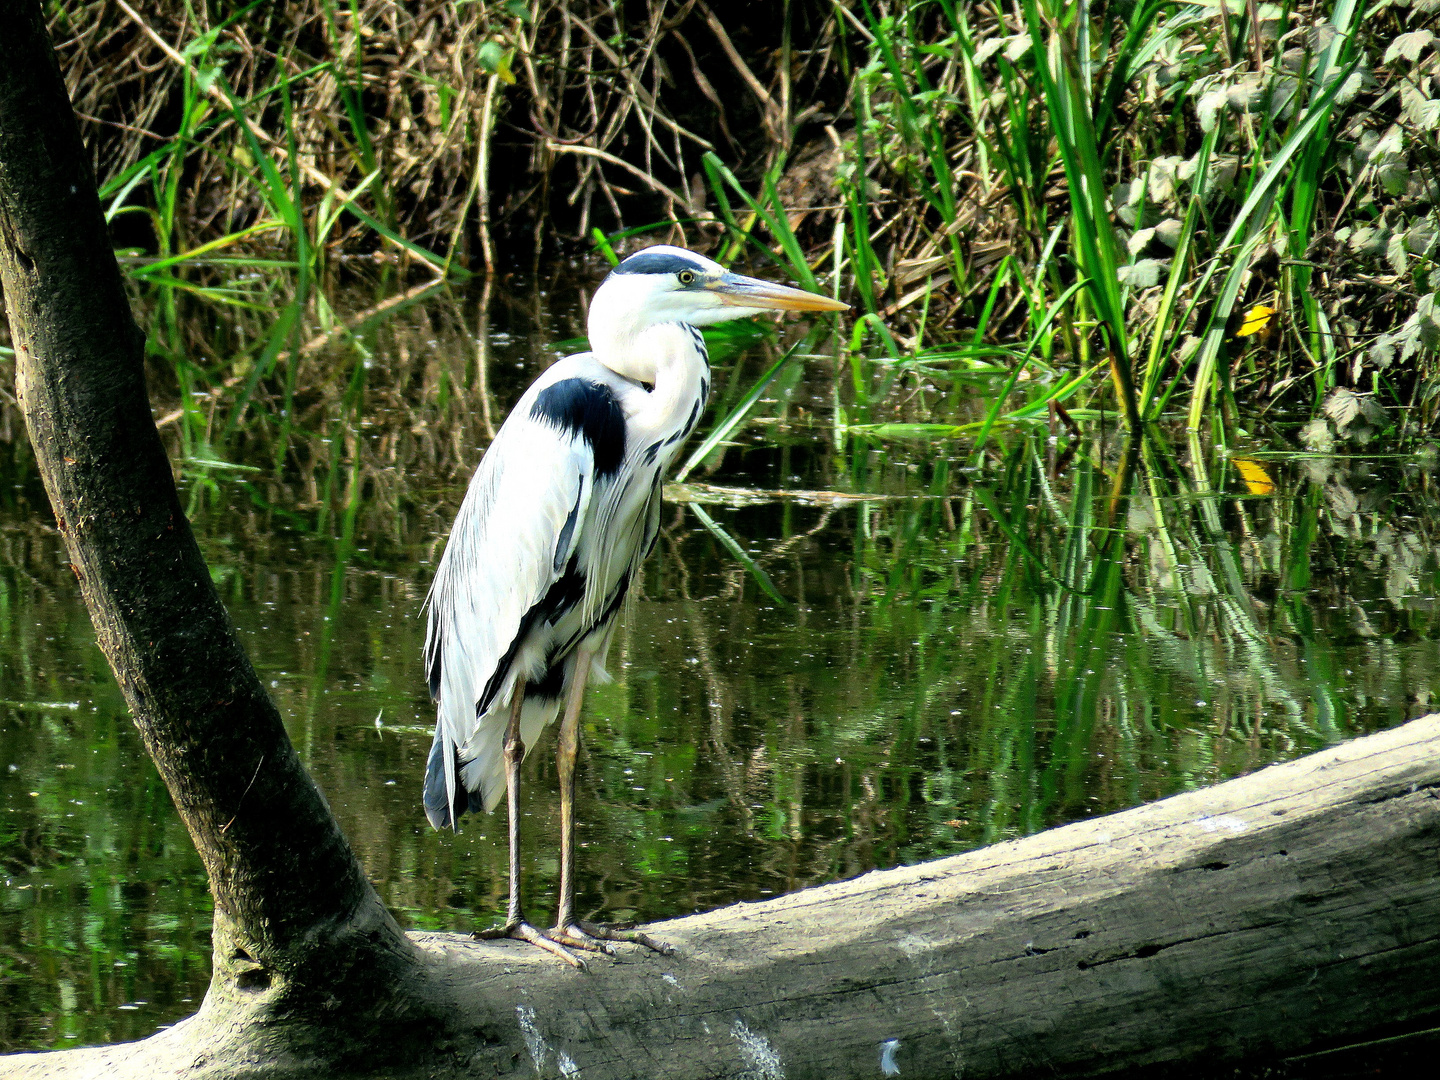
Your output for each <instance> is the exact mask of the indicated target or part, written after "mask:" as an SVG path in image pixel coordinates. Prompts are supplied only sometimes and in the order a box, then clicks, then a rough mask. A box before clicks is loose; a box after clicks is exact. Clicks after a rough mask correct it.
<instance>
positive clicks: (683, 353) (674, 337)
mask: <svg viewBox="0 0 1440 1080" xmlns="http://www.w3.org/2000/svg"><path fill="white" fill-rule="evenodd" d="M590 344H591V347H592V349H593V351H594V355H595V358H596V359H597V360H599V361H600V362H601V363H602V364H604V365H605V366H606V367H608V368H610V369H611V370H612V371H618V372H619V373H620V374H621V375H624V376H626V377H627V378H630V379H634V380H635V381H636V382H641V383H646V384H648V385H649V386H650V392H649V394H647V395H646V396H645V398H644V399H643V400H644V404H643V406H641V408H639V409H637V410H636V411H635V413H634V414H633V415H632V416H631V417H629V418H628V419H629V420H630V423H631V425H632V427H634V428H635V429H636V434H637V436H638V437H640V438H642V439H646V438H664V437H668V436H670V435H672V434H674V433H676V432H678V431H680V430H682V429H685V428H686V427H687V425H693V424H694V422H695V421H696V420H697V419H698V418H699V413H700V410H703V409H704V407H705V397H706V395H707V394H708V393H709V389H710V365H709V363H708V361H707V360H706V357H705V352H704V344H703V341H702V340H701V338H700V332H699V331H698V330H695V329H693V328H692V327H690V326H687V325H685V324H683V323H659V324H656V325H652V326H647V327H645V328H644V329H643V330H640V331H639V332H637V333H635V334H633V335H631V336H629V338H628V340H626V341H625V343H624V345H623V347H621V348H615V343H610V342H606V343H603V344H602V342H599V341H596V340H595V337H594V335H593V331H592V336H591V339H590ZM604 345H610V346H611V347H610V348H608V349H604V351H602V349H603V348H604ZM687 434H688V431H687ZM681 441H683V440H676V442H674V443H671V444H669V445H668V446H667V449H669V450H670V453H669V454H667V455H666V456H667V457H668V456H672V455H673V453H675V452H677V451H678V449H679V442H681ZM671 447H673V449H670V448H671Z"/></svg>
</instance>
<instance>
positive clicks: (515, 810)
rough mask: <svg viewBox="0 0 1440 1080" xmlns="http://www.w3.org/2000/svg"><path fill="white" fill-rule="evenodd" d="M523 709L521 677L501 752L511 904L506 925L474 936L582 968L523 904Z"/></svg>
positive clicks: (511, 707) (581, 964)
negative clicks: (521, 944)
mask: <svg viewBox="0 0 1440 1080" xmlns="http://www.w3.org/2000/svg"><path fill="white" fill-rule="evenodd" d="M524 708H525V679H524V678H523V677H521V678H518V679H516V680H515V691H514V696H513V697H512V698H511V699H510V721H509V723H508V724H506V726H505V741H504V742H503V743H502V744H501V753H502V754H503V755H504V757H505V808H506V810H507V811H508V812H509V814H510V905H509V909H508V910H507V912H506V915H505V925H504V926H497V927H495V928H494V929H493V930H477V931H476V932H475V933H474V935H473V936H474V937H477V938H481V939H491V938H505V937H508V938H517V939H518V940H520V941H528V942H530V944H532V945H538V946H540V948H542V949H544V950H546V951H547V952H552V953H554V954H555V955H556V956H558V957H560V959H562V960H564V961H565V962H566V963H568V964H573V965H574V966H575V967H578V968H583V967H584V966H585V961H583V960H581V959H580V958H579V957H578V956H574V955H572V954H571V953H570V952H569V951H568V950H567V949H565V948H564V947H563V946H562V945H560V944H558V943H556V942H554V941H551V940H550V939H549V938H547V937H546V936H545V935H544V934H542V933H541V932H540V931H539V930H536V929H535V928H534V927H533V926H531V925H530V924H529V923H528V922H526V921H525V915H524V912H523V910H522V909H521V907H520V763H521V762H522V761H524V760H525V744H524V743H523V742H521V741H520V713H521V711H522V710H523V709H524Z"/></svg>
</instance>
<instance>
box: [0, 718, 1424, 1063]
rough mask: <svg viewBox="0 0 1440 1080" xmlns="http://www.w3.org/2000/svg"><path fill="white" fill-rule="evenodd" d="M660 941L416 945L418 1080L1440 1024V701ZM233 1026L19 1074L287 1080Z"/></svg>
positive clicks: (1271, 1048) (1124, 1045)
mask: <svg viewBox="0 0 1440 1080" xmlns="http://www.w3.org/2000/svg"><path fill="white" fill-rule="evenodd" d="M647 929H648V930H649V932H650V933H652V934H654V935H655V936H657V937H660V938H662V939H664V940H668V941H670V942H672V943H674V944H675V945H677V946H678V947H679V950H680V952H679V955H678V956H675V957H669V958H664V957H658V956H653V955H651V954H648V953H645V952H643V951H641V950H638V949H627V950H625V951H623V952H622V954H621V955H620V956H619V957H618V958H617V959H616V960H615V961H606V960H604V959H599V960H596V961H594V962H593V963H592V965H591V970H590V971H589V972H588V973H576V972H572V971H570V970H569V969H562V968H561V966H560V965H559V964H557V963H556V962H555V961H553V960H552V959H550V958H548V957H544V956H542V955H541V954H540V953H539V951H538V950H536V949H533V948H530V947H528V946H522V945H518V944H512V943H499V942H487V943H478V942H470V941H468V940H466V939H464V938H460V937H457V936H454V935H440V934H417V935H414V937H415V939H416V940H417V941H418V942H419V944H420V945H421V947H422V948H423V950H424V953H425V955H426V957H427V959H428V961H429V963H430V964H431V966H432V969H433V973H434V976H435V981H436V982H438V983H441V984H443V985H444V986H446V987H447V990H446V996H447V997H448V998H449V999H450V1000H451V1001H452V1003H453V1004H452V1006H451V1008H452V1009H453V1010H454V1011H453V1013H452V1025H451V1032H450V1035H449V1036H448V1038H447V1039H446V1040H445V1041H444V1043H443V1044H441V1045H437V1047H436V1050H437V1053H436V1054H435V1055H434V1056H431V1057H428V1058H427V1059H426V1060H424V1061H416V1062H415V1067H414V1069H413V1070H411V1071H410V1072H409V1073H408V1075H414V1076H428V1077H452V1076H453V1077H460V1076H472V1077H493V1076H508V1075H514V1076H541V1077H562V1078H583V1080H608V1078H615V1080H619V1078H626V1080H630V1078H649V1077H666V1078H670V1080H690V1078H694V1080H701V1078H705V1080H713V1078H719V1077H734V1078H741V1077H744V1078H747V1080H806V1078H825V1080H845V1078H850V1077H854V1078H860V1077H866V1078H869V1077H881V1076H886V1075H896V1076H900V1077H904V1078H933V1077H959V1076H964V1077H966V1078H967V1080H974V1078H979V1077H1015V1078H1019V1077H1033V1076H1042V1075H1043V1076H1094V1075H1100V1074H1104V1073H1107V1072H1114V1071H1120V1070H1132V1069H1136V1068H1141V1067H1145V1066H1158V1065H1164V1064H1166V1063H1170V1064H1174V1065H1179V1064H1182V1063H1183V1064H1185V1065H1187V1066H1192V1067H1193V1066H1196V1065H1199V1066H1202V1067H1213V1068H1219V1067H1222V1066H1224V1065H1226V1064H1227V1063H1234V1062H1238V1061H1242V1060H1243V1061H1248V1062H1251V1063H1255V1062H1266V1061H1272V1060H1277V1059H1283V1058H1284V1057H1286V1056H1287V1055H1292V1054H1297V1053H1302V1052H1307V1051H1315V1050H1318V1049H1323V1048H1325V1047H1329V1046H1334V1045H1340V1044H1344V1043H1346V1042H1349V1041H1354V1040H1358V1039H1361V1038H1363V1037H1365V1036H1366V1035H1367V1034H1370V1033H1373V1032H1376V1031H1379V1030H1385V1031H1390V1032H1393V1031H1395V1030H1396V1029H1397V1026H1399V1027H1400V1028H1403V1027H1404V1026H1405V1025H1406V1024H1407V1023H1410V1024H1412V1025H1416V1026H1419V1025H1420V1024H1422V1023H1423V1022H1424V1021H1423V1018H1424V1017H1427V1016H1432V1015H1434V1014H1436V1013H1437V1012H1440V980H1436V979H1435V978H1434V972H1435V970H1436V968H1437V962H1440V716H1431V717H1426V718H1424V719H1421V720H1416V721H1413V722H1411V723H1410V724H1407V725H1406V726H1404V727H1401V728H1397V729H1395V730H1393V731H1389V732H1384V733H1381V734H1378V735H1372V736H1369V737H1368V738H1363V739H1357V740H1356V741H1354V742H1351V743H1347V744H1345V745H1343V746H1340V747H1337V748H1335V749H1332V750H1327V751H1324V752H1322V753H1319V754H1315V755H1314V756H1312V757H1309V758H1306V759H1304V760H1301V761H1297V762H1292V763H1289V764H1286V765H1277V766H1275V767H1273V768H1269V769H1265V770H1263V771H1261V772H1258V773H1255V774H1253V775H1251V776H1248V777H1243V778H1241V779H1238V780H1232V781H1230V782H1228V783H1225V784H1220V785H1217V786H1215V787H1212V788H1207V789H1205V790H1201V791H1195V792H1190V793H1187V794H1184V795H1177V796H1175V797H1173V798H1170V799H1166V800H1163V801H1161V802H1158V803H1153V804H1151V805H1149V806H1143V807H1139V808H1138V809H1135V810H1129V811H1126V812H1124V813H1120V814H1114V815H1111V816H1109V817H1105V818H1098V819H1096V820H1093V821H1086V822H1081V823H1078V824H1074V825H1069V826H1066V827H1064V828H1060V829H1055V830H1052V831H1050V832H1047V833H1042V834H1040V835H1037V836H1033V837H1029V838H1027V839H1023V840H1015V841H1011V842H1008V843H1003V844H996V845H994V846H992V847H989V848H984V849H982V850H979V851H975V852H971V853H969V854H966V855H959V856H955V857H953V858H948V859H942V860H939V861H937V862H933V863H927V864H925V865H922V866H915V867H908V868H904V869H900V870H890V871H883V872H877V873H873V874H868V875H866V876H864V877H861V878H857V879H855V880H852V881H846V882H840V883H837V884H834V885H828V886H824V887H822V888H817V889H810V890H808V891H805V892H801V893H796V894H794V895H791V896H787V897H782V898H780V899H777V900H771V901H767V902H765V903H758V904H741V905H737V906H734V907H729V908H724V909H722V910H719V911H714V912H710V913H708V914H705V915H696V916H692V917H689V918H685V919H677V920H674V921H673V922H669V923H665V924H661V925H656V926H652V927H648V928H647ZM187 1029H189V1032H188V1034H187ZM213 1038H214V1036H213V1033H211V1034H209V1035H207V1034H206V1033H205V1031H204V1029H203V1027H202V1026H198V1025H196V1023H195V1022H193V1021H192V1022H187V1024H185V1025H181V1026H180V1027H178V1028H176V1029H173V1030H172V1031H171V1032H168V1033H166V1034H165V1035H163V1036H161V1037H158V1038H157V1039H154V1040H151V1041H150V1042H149V1043H137V1044H132V1045H130V1046H124V1047H111V1048H101V1049H95V1050H77V1051H68V1052H66V1053H65V1054H63V1055H40V1056H38V1057H36V1058H33V1059H31V1061H32V1062H33V1067H31V1066H29V1065H27V1062H26V1059H24V1058H12V1059H10V1060H9V1061H8V1062H5V1063H4V1064H0V1076H13V1077H27V1078H30V1077H39V1076H46V1077H54V1076H94V1077H97V1078H98V1077H106V1078H114V1077H116V1076H126V1075H146V1076H149V1075H176V1076H196V1075H237V1076H244V1075H256V1074H259V1073H261V1072H268V1074H269V1075H275V1070H274V1069H273V1067H272V1068H270V1069H269V1070H267V1069H264V1068H260V1067H254V1068H250V1067H247V1066H246V1065H245V1063H240V1062H233V1063H232V1064H233V1066H234V1067H233V1068H227V1067H224V1066H223V1065H222V1060H223V1059H222V1058H220V1057H217V1056H215V1055H214V1054H212V1055H211V1056H209V1057H208V1058H207V1061H208V1065H207V1067H206V1068H202V1069H193V1068H189V1067H188V1062H189V1059H186V1058H185V1056H184V1055H185V1053H186V1052H187V1051H188V1052H189V1053H190V1055H191V1057H192V1058H193V1054H194V1052H195V1049H196V1048H197V1047H199V1046H205V1045H207V1043H206V1042H205V1041H204V1040H206V1039H211V1040H213ZM215 1045H217V1047H218V1045H219V1044H215ZM217 1052H220V1053H223V1050H220V1051H217ZM266 1064H269V1065H271V1066H273V1064H274V1063H273V1062H272V1063H266ZM887 1066H888V1067H889V1068H891V1069H894V1070H898V1071H895V1072H888V1073H887V1071H886V1069H887ZM62 1068H63V1071H60V1070H61V1069H62ZM383 1072H384V1073H385V1074H386V1075H402V1073H400V1072H397V1071H396V1070H395V1069H393V1068H391V1069H386V1070H383ZM297 1074H298V1075H305V1073H304V1072H303V1069H301V1070H297ZM309 1075H336V1074H335V1073H333V1072H332V1073H328V1074H321V1073H311V1074H309Z"/></svg>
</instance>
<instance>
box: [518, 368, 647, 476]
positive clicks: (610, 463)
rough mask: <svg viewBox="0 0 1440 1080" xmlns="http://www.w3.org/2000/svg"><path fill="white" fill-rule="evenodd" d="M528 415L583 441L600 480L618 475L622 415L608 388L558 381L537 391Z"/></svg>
mask: <svg viewBox="0 0 1440 1080" xmlns="http://www.w3.org/2000/svg"><path fill="white" fill-rule="evenodd" d="M530 415H531V417H533V418H534V419H536V420H540V421H543V422H544V423H547V424H551V425H553V426H554V427H556V428H558V429H560V430H561V431H564V432H569V433H570V434H572V435H579V436H580V437H581V438H583V439H584V440H585V442H586V443H588V444H589V446H590V453H591V455H593V457H594V458H595V472H596V473H597V474H599V475H600V476H614V475H615V474H616V473H618V472H619V471H620V463H621V462H622V461H623V460H624V458H625V413H624V411H623V410H622V409H621V408H620V402H619V401H617V400H616V399H615V394H614V392H613V391H611V389H610V388H609V387H608V386H606V385H604V384H603V383H598V382H591V381H590V380H589V379H561V380H560V381H559V382H557V383H554V384H552V385H550V386H547V387H546V388H545V389H544V390H541V391H540V396H539V397H537V398H536V399H535V404H534V406H532V407H531V409H530Z"/></svg>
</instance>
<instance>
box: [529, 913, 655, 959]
mask: <svg viewBox="0 0 1440 1080" xmlns="http://www.w3.org/2000/svg"><path fill="white" fill-rule="evenodd" d="M555 930H556V931H557V932H560V933H563V934H564V935H565V937H566V938H570V939H574V941H575V943H576V945H577V947H582V948H583V947H588V948H598V949H599V950H600V951H601V952H607V953H610V954H611V955H614V952H615V950H614V949H613V948H611V947H610V946H608V945H605V944H603V943H604V942H607V941H628V942H631V943H632V944H635V945H644V946H645V947H646V948H647V949H653V950H655V951H656V952H658V953H659V954H660V955H661V956H673V955H675V946H674V945H670V944H668V943H666V942H664V941H656V940H655V939H654V938H652V937H651V936H650V935H649V934H646V933H643V932H641V931H639V930H634V929H631V927H630V926H629V925H615V926H609V925H606V924H605V923H592V922H584V921H583V920H581V919H572V920H571V921H570V922H569V923H568V924H566V925H565V926H564V927H563V928H561V927H558V926H557V927H556V928H555ZM581 941H589V942H592V944H591V945H589V946H580V945H579V944H578V943H579V942H581ZM567 944H569V942H567Z"/></svg>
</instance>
